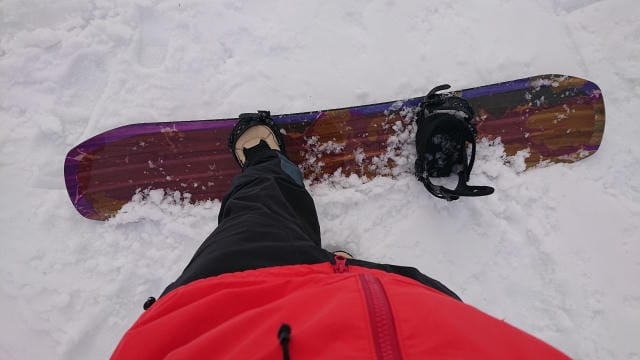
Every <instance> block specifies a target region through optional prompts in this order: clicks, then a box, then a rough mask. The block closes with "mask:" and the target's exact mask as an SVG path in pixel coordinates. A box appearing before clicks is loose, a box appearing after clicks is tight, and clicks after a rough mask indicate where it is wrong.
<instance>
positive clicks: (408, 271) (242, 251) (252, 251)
mask: <svg viewBox="0 0 640 360" xmlns="http://www.w3.org/2000/svg"><path fill="white" fill-rule="evenodd" d="M246 155H247V166H246V167H245V169H244V171H243V172H242V174H240V175H238V176H237V177H236V178H235V179H234V181H233V183H232V186H231V190H230V191H229V192H228V193H227V194H226V195H225V196H224V198H223V200H222V205H221V207H220V214H219V215H218V227H217V228H216V229H215V230H214V231H213V233H211V235H209V237H207V239H206V240H205V241H204V242H203V243H202V245H201V246H200V248H198V250H197V251H196V253H195V255H194V256H193V258H192V259H191V261H190V262H189V264H188V265H187V267H186V268H185V269H184V271H183V273H182V274H181V275H180V277H178V279H177V280H176V281H174V282H173V283H172V284H171V285H169V286H168V287H167V288H166V289H165V290H164V292H163V293H162V295H164V294H166V293H168V292H169V291H171V290H173V289H175V288H177V287H179V286H182V285H186V284H188V283H190V282H192V281H195V280H199V279H203V278H207V277H210V276H216V275H221V274H224V273H231V272H237V271H244V270H253V269H259V268H263V267H271V266H282V265H297V264H317V263H322V262H327V261H330V262H334V260H333V254H331V253H329V252H327V251H326V250H323V249H322V248H321V240H320V225H319V223H318V216H317V214H316V209H315V204H314V202H313V199H312V198H311V195H309V193H308V192H307V190H306V189H305V187H304V183H303V182H302V174H301V173H300V170H298V168H297V167H296V166H295V165H294V164H293V163H291V162H290V161H289V160H287V159H286V158H285V157H284V156H282V155H281V154H280V153H279V152H277V151H275V150H271V149H269V148H268V146H267V145H266V144H264V146H262V145H257V146H256V147H254V148H251V149H248V150H246ZM347 264H353V265H358V266H363V267H368V268H372V269H378V270H383V271H387V272H391V273H395V274H398V275H402V276H405V277H408V278H411V279H413V280H415V281H418V282H420V283H422V284H423V285H425V286H428V287H431V288H433V289H436V290H439V291H441V292H442V293H444V294H446V295H449V296H451V297H453V298H455V299H457V300H460V298H459V297H458V296H457V295H456V294H455V293H454V292H453V291H451V290H450V289H448V288H447V287H446V286H444V285H443V284H442V283H440V282H439V281H437V280H435V279H432V278H430V277H428V276H426V275H424V274H422V273H421V272H420V271H418V270H417V269H415V268H411V267H404V266H397V265H390V264H378V263H373V262H369V261H363V260H348V261H347Z"/></svg>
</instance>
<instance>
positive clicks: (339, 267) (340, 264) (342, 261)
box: [333, 255, 349, 274]
mask: <svg viewBox="0 0 640 360" xmlns="http://www.w3.org/2000/svg"><path fill="white" fill-rule="evenodd" d="M335 260H336V263H335V264H333V272H335V273H338V274H342V273H346V272H348V271H349V268H348V267H347V258H346V257H344V256H342V255H336V256H335Z"/></svg>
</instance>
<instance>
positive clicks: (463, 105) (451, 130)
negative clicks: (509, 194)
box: [415, 85, 494, 201]
mask: <svg viewBox="0 0 640 360" xmlns="http://www.w3.org/2000/svg"><path fill="white" fill-rule="evenodd" d="M450 87H451V86H449V85H440V86H436V87H435V88H433V89H432V90H431V91H429V93H428V94H427V96H426V97H425V98H424V100H423V101H422V103H421V104H420V110H419V112H418V119H417V121H416V122H417V124H418V132H417V134H416V152H417V158H416V162H415V175H416V177H417V178H418V180H419V181H420V182H422V183H423V184H424V186H425V188H426V189H427V190H428V191H429V192H430V193H431V194H432V195H434V196H435V197H437V198H440V199H445V200H447V201H453V200H457V199H459V198H460V197H461V196H485V195H490V194H492V193H493V191H494V189H493V188H492V187H490V186H471V185H468V184H467V182H468V181H469V175H470V174H471V169H472V168H473V163H474V160H475V155H476V140H475V138H476V135H477V133H478V131H477V129H476V128H475V126H474V125H473V124H472V123H471V120H472V119H473V117H474V111H473V108H472V107H471V105H469V103H468V102H467V101H466V100H465V99H463V98H461V97H457V96H453V95H450V94H446V93H445V94H442V93H438V92H439V91H442V90H447V89H449V88H450ZM467 143H469V144H471V154H470V156H467V146H468V145H467ZM452 173H455V174H457V175H458V185H457V186H456V188H455V189H449V188H446V187H444V186H442V185H435V184H434V183H433V182H431V178H432V177H447V176H449V175H451V174H452Z"/></svg>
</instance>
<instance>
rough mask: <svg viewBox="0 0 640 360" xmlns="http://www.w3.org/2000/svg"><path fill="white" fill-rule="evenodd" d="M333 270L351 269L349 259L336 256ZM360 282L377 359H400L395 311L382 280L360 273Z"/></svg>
mask: <svg viewBox="0 0 640 360" xmlns="http://www.w3.org/2000/svg"><path fill="white" fill-rule="evenodd" d="M335 260H336V262H335V264H334V265H333V271H334V272H336V273H345V272H348V271H349V268H348V267H347V259H346V258H344V257H342V256H336V257H335ZM358 278H359V280H360V284H361V285H362V289H363V291H364V297H365V299H366V305H367V312H368V314H369V324H370V326H371V333H372V334H373V343H374V345H375V349H376V359H378V360H400V359H402V353H401V352H400V343H399V342H398V332H397V330H396V326H395V323H394V321H393V312H392V310H391V304H390V303H389V298H388V297H387V293H386V292H385V290H384V286H383V285H382V282H380V280H379V279H378V278H376V277H375V276H373V275H371V274H368V273H361V274H358Z"/></svg>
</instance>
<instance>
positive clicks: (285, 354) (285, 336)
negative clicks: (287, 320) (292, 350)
mask: <svg viewBox="0 0 640 360" xmlns="http://www.w3.org/2000/svg"><path fill="white" fill-rule="evenodd" d="M278 340H279V341H280V346H282V359H283V360H291V358H290V357H289V341H290V340H291V326H289V324H282V325H280V330H278Z"/></svg>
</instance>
